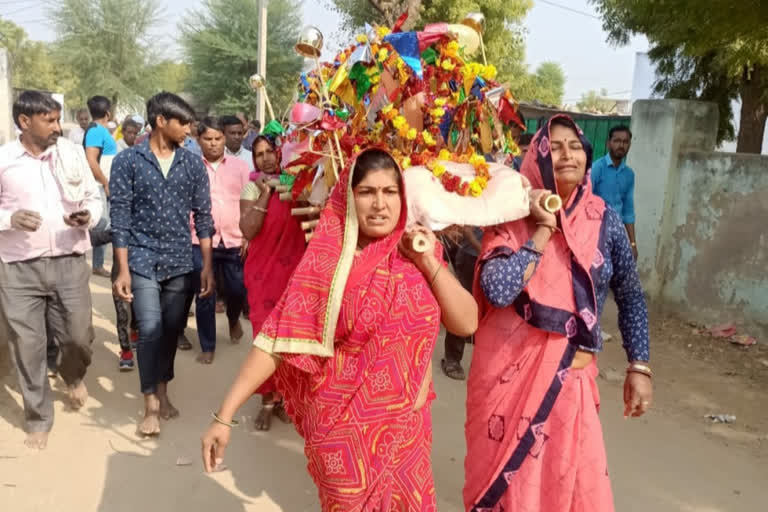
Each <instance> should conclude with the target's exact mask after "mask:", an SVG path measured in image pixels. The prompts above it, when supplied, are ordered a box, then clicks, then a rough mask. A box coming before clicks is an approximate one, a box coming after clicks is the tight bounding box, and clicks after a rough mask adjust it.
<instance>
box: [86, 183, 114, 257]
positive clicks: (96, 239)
mask: <svg viewBox="0 0 768 512" xmlns="http://www.w3.org/2000/svg"><path fill="white" fill-rule="evenodd" d="M99 195H100V196H101V203H102V205H103V206H104V212H103V213H102V215H101V218H100V219H99V222H98V223H96V226H94V227H93V229H91V230H90V233H91V244H92V245H93V261H92V263H93V268H104V253H105V252H106V251H105V245H106V244H108V243H109V240H110V238H111V237H110V236H109V231H110V228H111V227H112V223H111V219H110V217H109V201H108V200H107V194H106V193H105V192H104V187H103V186H102V185H99Z"/></svg>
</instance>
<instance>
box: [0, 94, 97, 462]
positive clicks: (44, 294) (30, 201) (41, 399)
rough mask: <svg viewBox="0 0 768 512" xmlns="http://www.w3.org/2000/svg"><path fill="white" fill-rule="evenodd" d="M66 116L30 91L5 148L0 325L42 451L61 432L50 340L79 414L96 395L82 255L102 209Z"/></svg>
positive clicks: (0, 169) (17, 108) (16, 108)
mask: <svg viewBox="0 0 768 512" xmlns="http://www.w3.org/2000/svg"><path fill="white" fill-rule="evenodd" d="M60 118H61V105H60V104H59V103H58V102H56V100H54V99H53V98H51V97H50V96H49V95H47V94H44V93H41V92H37V91H25V92H23V93H21V95H19V98H18V99H17V100H16V101H15V102H14V104H13V121H14V122H15V123H16V126H17V127H18V129H19V130H20V131H21V136H20V137H19V138H18V139H16V140H14V141H12V142H9V143H8V144H5V145H4V146H2V147H1V148H0V283H2V286H0V319H2V320H1V321H2V322H3V323H4V325H3V331H4V332H7V333H8V338H9V342H10V343H9V344H10V348H11V358H12V360H13V363H14V364H15V365H16V369H17V373H18V375H19V386H20V388H21V394H22V398H23V400H24V414H25V418H26V429H27V433H28V436H27V439H26V441H25V443H26V444H27V446H29V447H30V448H37V449H43V448H45V447H46V445H47V442H48V433H49V432H50V430H51V427H52V426H53V395H52V393H51V389H50V385H49V383H48V375H47V371H46V366H47V364H46V345H47V341H48V335H49V334H50V335H51V336H52V337H53V338H55V339H56V340H57V342H58V344H59V346H60V349H61V362H60V363H59V368H58V370H59V374H60V375H61V377H62V378H63V379H64V382H65V383H66V384H67V392H68V396H69V400H70V405H71V406H72V407H73V408H75V409H78V408H80V407H82V405H83V404H84V403H85V400H86V399H87V397H88V391H87V389H86V387H85V384H84V383H83V378H84V376H85V372H86V369H87V367H88V365H89V364H90V362H91V349H90V344H91V342H92V341H93V327H92V324H91V294H90V290H89V288H88V279H89V277H90V270H89V268H88V264H87V263H86V261H85V256H84V254H85V252H86V251H87V250H88V249H90V248H91V244H90V239H89V236H88V228H90V227H93V225H94V224H95V223H96V222H97V221H98V219H99V218H100V217H101V211H102V203H101V199H100V197H99V190H98V186H97V184H96V181H95V180H94V178H93V175H92V173H91V171H90V169H89V167H88V164H87V162H86V159H85V155H84V153H83V150H82V148H81V147H78V146H76V145H75V144H73V143H72V142H71V141H69V140H66V139H64V138H63V137H60V136H61V126H60V124H59V121H60Z"/></svg>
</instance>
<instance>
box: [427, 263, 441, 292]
mask: <svg viewBox="0 0 768 512" xmlns="http://www.w3.org/2000/svg"><path fill="white" fill-rule="evenodd" d="M442 269H443V266H442V265H440V264H439V263H438V264H437V270H435V273H434V274H433V275H432V280H431V281H430V282H429V287H430V288H432V286H434V284H435V279H437V274H439V273H440V271H441V270H442Z"/></svg>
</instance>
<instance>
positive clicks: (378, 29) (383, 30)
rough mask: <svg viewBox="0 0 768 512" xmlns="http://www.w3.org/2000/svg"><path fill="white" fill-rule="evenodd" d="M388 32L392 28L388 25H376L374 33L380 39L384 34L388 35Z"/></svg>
mask: <svg viewBox="0 0 768 512" xmlns="http://www.w3.org/2000/svg"><path fill="white" fill-rule="evenodd" d="M390 32H392V30H390V29H389V27H376V35H377V36H379V37H381V38H382V39H383V38H384V37H385V36H388V35H389V33H390Z"/></svg>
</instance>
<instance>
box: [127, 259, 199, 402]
mask: <svg viewBox="0 0 768 512" xmlns="http://www.w3.org/2000/svg"><path fill="white" fill-rule="evenodd" d="M191 287H192V273H191V272H190V273H188V274H184V275H181V276H176V277H172V278H170V279H167V280H165V281H156V280H154V279H147V278H146V277H144V276H140V275H138V274H136V273H134V272H131V292H133V311H134V313H135V314H136V325H137V327H138V328H139V343H138V345H137V347H136V359H137V360H138V362H139V381H140V383H141V392H142V393H144V394H145V395H147V394H151V393H155V392H157V384H158V383H160V382H169V381H171V380H173V376H174V374H173V363H174V359H175V358H176V341H177V339H178V337H179V335H180V334H181V332H182V331H183V330H184V325H185V324H186V320H187V319H186V310H185V302H186V298H187V295H188V294H189V293H190V290H191Z"/></svg>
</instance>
